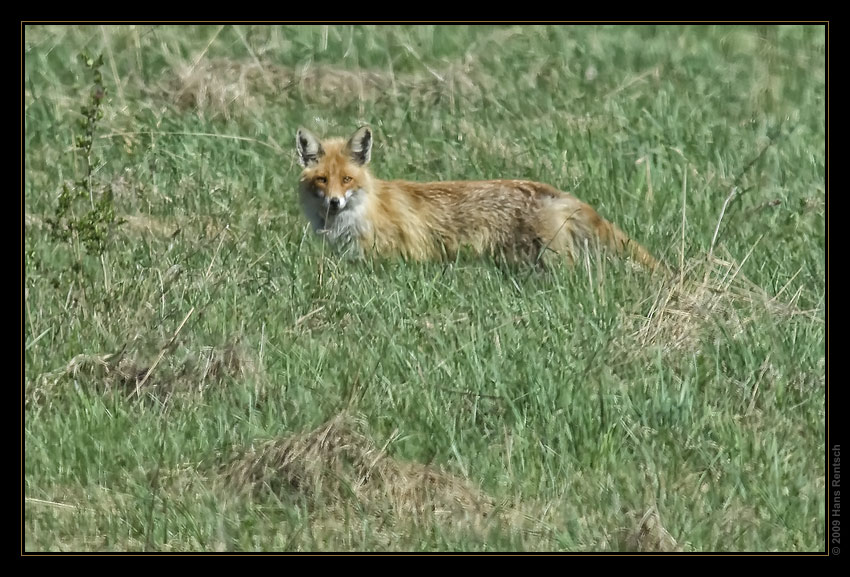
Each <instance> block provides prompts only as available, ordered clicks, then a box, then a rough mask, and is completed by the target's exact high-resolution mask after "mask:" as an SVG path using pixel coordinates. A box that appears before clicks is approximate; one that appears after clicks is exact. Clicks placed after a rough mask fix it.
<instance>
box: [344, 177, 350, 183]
mask: <svg viewBox="0 0 850 577" xmlns="http://www.w3.org/2000/svg"><path fill="white" fill-rule="evenodd" d="M349 182H351V177H350V176H343V177H342V183H343V184H348V183H349Z"/></svg>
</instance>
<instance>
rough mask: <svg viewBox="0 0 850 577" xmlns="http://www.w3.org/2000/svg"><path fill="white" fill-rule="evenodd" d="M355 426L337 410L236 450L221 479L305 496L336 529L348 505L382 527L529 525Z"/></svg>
mask: <svg viewBox="0 0 850 577" xmlns="http://www.w3.org/2000/svg"><path fill="white" fill-rule="evenodd" d="M363 430H364V424H363V422H362V421H361V420H359V419H356V418H354V417H352V416H351V415H348V414H345V413H343V414H340V415H337V416H336V417H334V418H333V419H331V420H330V421H328V422H326V423H324V424H323V425H322V426H320V427H318V428H316V429H314V430H313V431H310V432H308V433H303V434H298V435H294V436H291V437H287V438H283V439H272V440H269V441H266V442H264V443H261V444H259V445H256V446H253V447H251V448H250V449H248V450H245V451H241V452H240V453H238V454H237V455H236V456H235V457H234V458H232V459H231V460H230V461H229V462H228V463H227V464H226V465H225V466H224V468H223V471H222V473H223V478H224V479H225V480H226V483H227V485H228V486H229V487H231V488H236V489H237V490H239V491H247V492H251V493H254V492H257V491H262V490H269V491H272V492H273V493H275V494H282V493H288V494H293V495H297V496H300V497H302V498H305V499H306V501H307V503H309V504H310V505H311V506H312V505H315V506H316V507H317V509H318V510H321V511H323V512H324V513H323V514H322V515H321V517H320V518H319V519H317V520H316V523H317V524H319V525H321V526H322V527H324V528H325V529H328V528H331V529H332V528H334V527H337V528H341V526H342V525H341V523H342V521H341V518H344V517H345V514H346V513H350V512H351V511H352V510H356V511H359V512H360V513H361V514H363V513H365V514H366V515H368V516H369V517H371V518H372V519H373V520H375V523H376V524H377V525H379V526H385V529H386V530H389V531H404V530H405V528H408V529H409V528H410V527H423V526H426V527H433V526H437V527H441V528H447V527H448V528H453V529H455V530H461V531H473V532H475V533H479V534H480V533H484V532H486V531H487V530H489V529H493V528H507V527H515V528H522V526H523V525H524V526H526V527H527V526H528V525H529V523H528V521H527V519H525V518H523V515H522V514H519V513H517V511H516V509H515V508H513V507H504V506H500V505H499V504H497V503H496V502H495V501H494V499H493V498H492V497H490V496H489V495H487V494H486V493H484V492H482V491H481V490H480V489H479V488H477V487H476V486H474V485H473V484H472V483H470V482H469V481H468V480H466V479H463V478H460V477H457V476H455V475H452V474H450V473H447V472H446V471H444V470H442V469H441V468H438V467H433V466H429V465H422V464H420V463H412V462H403V461H399V460H396V459H394V458H393V457H391V456H389V455H388V454H387V453H386V449H387V447H388V446H389V444H390V443H391V442H392V441H393V439H394V437H391V438H390V439H389V440H388V441H387V442H386V443H384V444H383V445H382V446H379V445H377V444H376V443H374V442H373V441H372V439H371V438H370V437H369V436H368V435H367V434H365V433H364V432H363Z"/></svg>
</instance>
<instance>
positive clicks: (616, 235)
mask: <svg viewBox="0 0 850 577" xmlns="http://www.w3.org/2000/svg"><path fill="white" fill-rule="evenodd" d="M606 224H607V226H605V227H602V231H601V232H600V236H601V237H602V238H600V240H601V241H602V244H603V245H604V246H607V247H608V248H609V249H610V250H612V251H614V252H615V253H617V254H619V255H624V256H627V257H629V258H631V259H633V260H635V261H637V262H639V263H640V264H642V265H643V266H645V267H646V268H648V269H649V270H650V271H653V272H654V271H662V272H666V273H670V272H671V271H670V269H669V268H668V267H667V265H665V264H664V263H663V262H661V261H659V260H657V259H656V258H655V257H654V256H652V254H650V252H649V251H648V250H647V249H646V248H645V247H644V246H642V245H641V244H640V243H638V242H636V241H635V240H633V239H631V238H630V237H629V235H627V234H626V233H625V232H623V230H622V229H621V228H620V227H618V226H617V225H616V224H614V223H612V222H607V221H606Z"/></svg>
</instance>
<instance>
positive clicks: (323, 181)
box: [316, 176, 328, 184]
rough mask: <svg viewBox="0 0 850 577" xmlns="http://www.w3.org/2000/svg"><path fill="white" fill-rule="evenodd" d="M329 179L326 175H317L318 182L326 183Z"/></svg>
mask: <svg viewBox="0 0 850 577" xmlns="http://www.w3.org/2000/svg"><path fill="white" fill-rule="evenodd" d="M327 181H328V179H327V178H325V177H324V176H317V177H316V184H325V183H326V182H327Z"/></svg>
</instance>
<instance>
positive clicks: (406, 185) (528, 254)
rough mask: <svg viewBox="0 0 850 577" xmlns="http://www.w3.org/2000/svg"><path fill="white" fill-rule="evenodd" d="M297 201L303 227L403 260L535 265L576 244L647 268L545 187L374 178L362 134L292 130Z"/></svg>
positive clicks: (595, 220)
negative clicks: (464, 252) (464, 258)
mask: <svg viewBox="0 0 850 577" xmlns="http://www.w3.org/2000/svg"><path fill="white" fill-rule="evenodd" d="M295 144H296V148H297V150H298V161H299V163H300V164H301V166H303V167H304V170H303V172H302V173H301V179H300V182H299V195H300V198H301V204H302V207H303V209H304V212H305V214H306V215H307V218H308V219H309V220H310V222H311V223H312V225H313V228H314V229H315V230H316V231H317V232H319V233H321V234H324V235H326V236H327V238H328V239H330V240H331V241H332V242H334V243H337V244H343V245H345V246H347V247H350V248H352V249H353V250H354V251H355V253H356V254H358V255H364V254H367V253H375V254H378V255H382V256H401V257H404V258H408V259H412V260H429V259H440V258H446V257H449V258H451V257H452V256H453V255H455V254H457V252H458V250H460V249H461V248H464V247H467V248H468V249H471V250H472V251H473V252H474V253H475V254H488V255H493V256H496V255H502V256H504V257H507V258H508V259H510V260H514V261H516V260H529V261H531V262H533V263H541V264H542V261H541V258H542V257H543V255H544V253H550V252H553V253H557V254H559V255H562V257H563V258H564V259H566V260H567V261H569V262H571V263H575V262H576V261H578V259H579V257H580V256H581V254H582V252H581V251H583V250H584V249H585V248H591V249H593V248H597V247H599V246H601V247H605V248H608V249H610V250H613V251H614V252H615V253H626V254H627V255H628V256H630V257H631V258H633V259H635V260H637V261H638V262H640V263H641V264H643V265H645V266H647V267H648V268H650V269H655V268H657V267H658V266H659V262H658V261H656V260H655V259H654V258H653V257H652V255H650V254H649V252H648V251H647V250H646V249H645V248H644V247H642V246H641V245H639V244H637V243H636V242H634V241H632V240H631V239H630V238H629V237H628V236H626V234H625V233H624V232H623V231H622V230H620V229H619V228H618V227H617V226H616V225H614V224H612V223H610V222H608V221H607V220H605V219H603V218H602V217H601V216H599V215H598V214H597V213H596V211H595V210H593V208H591V207H590V206H589V205H587V204H585V203H583V202H581V201H580V200H578V199H577V198H575V197H573V196H571V195H569V194H567V193H564V192H561V191H559V190H557V189H555V188H554V187H552V186H549V185H548V184H541V183H537V182H531V181H527V180H487V181H446V182H425V183H419V182H408V181H403V180H390V181H385V180H379V179H377V178H375V177H373V176H372V174H371V173H370V172H369V169H368V168H367V165H368V164H369V160H370V158H371V156H372V131H371V130H370V129H369V127H368V126H364V127H361V128H360V129H358V130H357V131H356V132H355V133H354V135H353V136H352V137H351V138H350V139H348V141H345V140H343V139H341V138H331V139H327V140H324V141H320V140H319V139H318V138H317V137H316V136H315V135H314V134H313V133H311V132H310V131H308V130H306V129H304V128H299V129H298V132H297V133H296V136H295Z"/></svg>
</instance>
